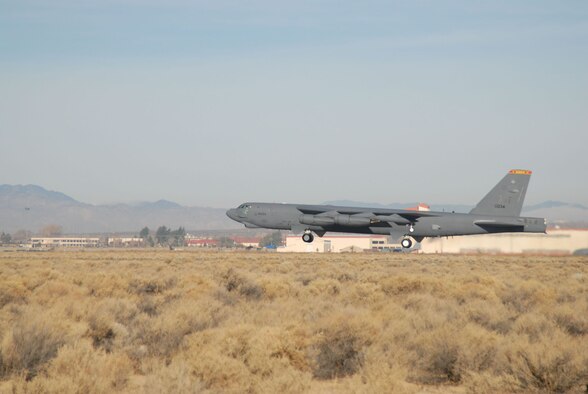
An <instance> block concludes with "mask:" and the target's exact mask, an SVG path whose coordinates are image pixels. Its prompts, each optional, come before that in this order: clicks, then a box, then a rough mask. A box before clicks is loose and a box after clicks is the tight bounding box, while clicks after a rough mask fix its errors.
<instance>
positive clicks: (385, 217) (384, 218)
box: [296, 205, 439, 224]
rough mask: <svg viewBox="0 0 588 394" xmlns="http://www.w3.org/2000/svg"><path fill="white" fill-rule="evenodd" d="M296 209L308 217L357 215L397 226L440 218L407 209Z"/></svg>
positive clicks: (302, 207)
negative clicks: (420, 219)
mask: <svg viewBox="0 0 588 394" xmlns="http://www.w3.org/2000/svg"><path fill="white" fill-rule="evenodd" d="M296 208H297V209H298V210H299V211H300V212H301V213H303V214H307V215H325V216H327V215H328V216H332V215H337V214H339V215H357V216H366V217H374V218H376V219H377V220H378V221H381V222H394V223H396V224H409V223H414V222H416V221H417V220H418V219H419V218H421V217H433V216H439V214H438V213H436V212H430V211H409V210H405V209H370V208H348V207H334V206H328V205H304V206H298V207H296Z"/></svg>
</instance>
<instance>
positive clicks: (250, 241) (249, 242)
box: [231, 237, 261, 248]
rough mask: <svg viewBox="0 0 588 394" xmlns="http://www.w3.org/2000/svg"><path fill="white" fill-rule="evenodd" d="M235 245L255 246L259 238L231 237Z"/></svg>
mask: <svg viewBox="0 0 588 394" xmlns="http://www.w3.org/2000/svg"><path fill="white" fill-rule="evenodd" d="M231 239H232V240H233V242H235V245H240V246H244V247H246V248H257V247H259V242H260V241H261V238H256V237H231Z"/></svg>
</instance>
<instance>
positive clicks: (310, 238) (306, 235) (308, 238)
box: [302, 233, 314, 244]
mask: <svg viewBox="0 0 588 394" xmlns="http://www.w3.org/2000/svg"><path fill="white" fill-rule="evenodd" d="M302 240H303V241H304V242H306V243H307V244H309V243H311V242H312V241H314V235H312V233H304V234H303V235H302Z"/></svg>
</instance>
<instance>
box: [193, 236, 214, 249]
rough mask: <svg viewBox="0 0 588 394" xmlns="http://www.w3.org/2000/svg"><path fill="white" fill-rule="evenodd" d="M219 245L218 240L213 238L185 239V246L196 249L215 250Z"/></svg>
mask: <svg viewBox="0 0 588 394" xmlns="http://www.w3.org/2000/svg"><path fill="white" fill-rule="evenodd" d="M218 245H219V240H218V239H213V238H187V239H186V246H192V247H197V248H216V247H218Z"/></svg>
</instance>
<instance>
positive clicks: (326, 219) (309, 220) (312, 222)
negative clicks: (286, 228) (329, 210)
mask: <svg viewBox="0 0 588 394" xmlns="http://www.w3.org/2000/svg"><path fill="white" fill-rule="evenodd" d="M298 221H299V222H300V223H302V224H307V225H309V226H332V225H334V224H335V219H334V218H332V217H330V216H319V215H308V214H305V215H300V218H299V219H298Z"/></svg>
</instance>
